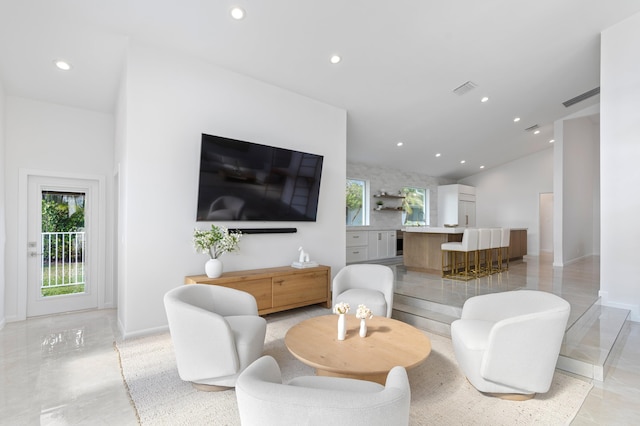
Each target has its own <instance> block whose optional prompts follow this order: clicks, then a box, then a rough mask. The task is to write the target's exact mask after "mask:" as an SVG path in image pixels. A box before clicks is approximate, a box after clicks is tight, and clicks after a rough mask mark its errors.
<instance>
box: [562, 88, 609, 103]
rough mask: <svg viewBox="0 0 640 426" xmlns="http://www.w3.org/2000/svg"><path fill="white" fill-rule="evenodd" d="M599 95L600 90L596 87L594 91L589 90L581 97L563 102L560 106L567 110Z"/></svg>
mask: <svg viewBox="0 0 640 426" xmlns="http://www.w3.org/2000/svg"><path fill="white" fill-rule="evenodd" d="M599 93H600V88H599V87H596V88H595V89H591V90H589V91H588V92H584V93H583V94H582V95H578V96H576V97H575V98H572V99H569V100H568V101H564V102H563V103H562V105H564V106H565V107H566V108H569V107H570V106H571V105H575V104H577V103H578V102H582V101H584V100H585V99H589V98H591V97H593V96H595V95H597V94H599Z"/></svg>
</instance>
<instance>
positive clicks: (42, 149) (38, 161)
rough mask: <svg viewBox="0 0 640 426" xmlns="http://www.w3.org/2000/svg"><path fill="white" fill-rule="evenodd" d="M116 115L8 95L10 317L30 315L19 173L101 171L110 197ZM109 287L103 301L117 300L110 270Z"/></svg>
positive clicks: (107, 303)
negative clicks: (23, 267) (24, 170)
mask: <svg viewBox="0 0 640 426" xmlns="http://www.w3.org/2000/svg"><path fill="white" fill-rule="evenodd" d="M113 132H114V119H113V116H112V115H110V114H104V113H100V112H93V111H88V110H82V109H76V108H70V107H66V106H60V105H55V104H50V103H45V102H39V101H34V100H29V99H24V98H19V97H14V96H7V97H6V103H5V146H6V163H5V164H6V203H7V205H8V206H13V208H11V209H7V210H6V224H7V225H6V227H7V229H6V234H7V235H6V237H7V246H6V257H5V259H6V265H5V267H6V277H5V278H6V283H5V287H6V292H5V309H6V317H7V320H8V321H16V320H21V319H24V318H25V315H26V283H25V280H26V274H25V273H24V271H23V270H21V268H20V264H22V263H24V260H25V259H26V256H27V247H26V244H19V241H21V238H22V239H23V240H24V241H26V237H25V234H26V229H20V228H19V224H20V223H23V221H22V220H21V218H23V217H26V211H21V210H20V209H21V207H20V204H21V203H20V200H21V198H20V196H23V195H24V194H19V191H18V189H19V188H18V187H19V174H20V170H21V169H29V170H37V171H43V172H51V173H52V174H57V173H67V174H79V175H85V176H86V175H92V176H93V175H99V176H105V177H109V178H108V179H106V181H107V185H106V188H105V191H106V193H107V196H106V201H107V203H111V202H112V199H111V197H110V195H109V194H110V192H111V190H110V184H109V182H110V181H111V178H110V176H111V175H112V170H113V138H114V135H113ZM104 219H105V220H106V221H107V223H106V229H107V238H106V240H107V241H104V242H102V246H103V247H107V246H110V245H109V241H110V240H111V234H110V231H109V229H110V216H108V215H107V217H106V218H104ZM104 261H105V265H106V267H107V268H109V269H107V270H110V268H111V265H110V263H111V257H110V256H109V254H108V253H107V252H106V251H105V259H104ZM105 281H106V287H107V288H105V289H104V290H105V293H104V294H102V295H99V300H101V301H102V305H101V307H109V306H113V305H114V300H113V296H112V295H113V292H112V290H113V282H112V280H111V279H110V274H107V277H106V279H105Z"/></svg>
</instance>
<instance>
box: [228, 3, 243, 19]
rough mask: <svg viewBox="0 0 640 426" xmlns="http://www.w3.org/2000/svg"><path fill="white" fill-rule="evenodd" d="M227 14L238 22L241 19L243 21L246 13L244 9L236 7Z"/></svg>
mask: <svg viewBox="0 0 640 426" xmlns="http://www.w3.org/2000/svg"><path fill="white" fill-rule="evenodd" d="M229 13H231V17H232V18H233V19H236V20H238V21H239V20H241V19H244V17H245V15H246V12H245V11H244V9H243V8H241V7H238V6H236V7H234V8H232V9H231V12H229Z"/></svg>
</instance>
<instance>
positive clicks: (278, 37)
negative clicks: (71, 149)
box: [0, 0, 640, 179]
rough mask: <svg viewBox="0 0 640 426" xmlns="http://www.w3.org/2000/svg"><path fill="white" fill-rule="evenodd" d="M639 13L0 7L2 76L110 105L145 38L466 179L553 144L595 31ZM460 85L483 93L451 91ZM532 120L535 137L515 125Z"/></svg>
mask: <svg viewBox="0 0 640 426" xmlns="http://www.w3.org/2000/svg"><path fill="white" fill-rule="evenodd" d="M234 5H239V6H242V7H243V8H244V9H245V10H246V11H247V16H246V18H245V19H244V20H242V21H234V20H232V19H231V18H230V16H229V10H230V8H231V7H232V6H234ZM638 11H640V1H637V0H537V1H522V0H484V1H477V0H448V1H425V0H423V1H420V0H394V1H388V0H387V1H385V0H322V1H320V0H318V1H309V0H307V1H304V0H268V1H266V0H263V1H258V0H237V1H233V0H230V1H227V0H208V1H207V0H180V1H178V0H173V1H171V0H109V1H105V0H82V1H81V0H0V77H1V78H2V81H3V83H4V86H5V91H6V92H7V94H9V95H17V96H23V97H29V98H33V99H38V100H43V101H47V102H54V103H59V104H64V105H69V106H73V107H81V108H88V109H92V110H97V111H105V112H112V111H113V108H114V103H115V98H116V91H117V88H118V85H119V80H120V75H121V70H122V66H123V60H124V56H125V51H126V48H127V44H128V42H129V40H130V39H132V40H139V41H141V42H144V43H148V44H153V45H160V46H164V47H166V48H170V49H177V50H181V51H185V52H187V53H189V54H192V55H195V56H198V57H200V58H203V59H205V60H207V61H210V62H212V63H215V64H218V65H220V66H222V67H225V68H228V69H231V70H234V71H237V72H239V73H242V74H245V75H248V76H251V77H254V78H256V79H259V80H262V81H264V82H267V83H271V84H274V85H276V86H279V87H282V88H286V89H289V90H291V91H294V92H297V93H300V94H302V95H306V96H309V97H311V98H314V99H318V100H320V101H322V102H326V103H328V104H331V105H335V106H338V107H340V108H344V109H346V110H347V111H348V135H347V141H348V142H347V155H348V159H349V161H352V162H361V163H367V164H371V165H385V166H387V167H392V168H397V169H405V170H410V171H415V172H419V173H423V174H427V175H430V176H436V177H448V178H454V179H459V178H462V177H465V176H469V175H473V174H476V173H479V172H481V170H480V169H479V167H480V166H481V165H485V166H486V167H487V168H490V167H494V166H496V165H499V164H502V163H505V162H508V161H511V160H513V159H516V158H519V157H522V156H524V155H528V154H530V153H533V152H536V151H539V150H542V149H545V148H547V147H549V140H550V139H552V138H553V122H554V120H556V119H559V118H561V117H564V116H566V115H569V114H571V113H573V112H575V111H579V110H581V109H583V108H586V107H588V106H590V105H593V104H595V103H597V102H599V96H595V97H592V98H590V99H589V100H586V101H583V102H581V103H579V104H577V105H574V106H572V107H570V108H565V107H564V106H563V105H562V102H564V101H566V100H568V99H570V98H573V97H575V96H577V95H580V94H582V93H584V92H586V91H588V90H591V89H593V88H596V87H598V86H599V77H600V72H599V56H600V55H599V49H600V32H601V31H602V30H604V29H606V28H607V27H609V26H611V25H613V24H615V23H617V22H620V21H621V20H623V19H624V18H626V17H628V16H630V15H632V14H634V13H636V12H638ZM336 53H337V54H339V55H341V56H342V58H343V60H342V61H341V62H340V63H339V64H337V65H332V64H330V63H329V57H330V56H331V55H332V54H336ZM56 58H64V59H66V60H68V61H69V62H71V63H72V65H73V69H72V70H71V71H70V72H67V73H64V72H61V71H59V70H57V69H55V68H54V67H53V60H54V59H56ZM469 80H470V81H473V82H474V83H476V84H477V85H478V87H477V88H475V89H473V90H472V91H470V92H469V93H467V94H466V95H463V96H458V95H456V94H454V93H453V92H452V90H453V89H454V88H456V87H457V86H459V85H461V84H463V83H464V82H466V81H469ZM483 96H488V97H489V101H488V102H486V103H481V102H480V98H481V97H483ZM516 116H519V117H521V118H522V119H521V121H520V122H519V123H514V122H513V118H514V117H516ZM535 124H538V125H539V126H540V130H541V133H540V134H539V135H533V133H531V132H527V131H525V130H524V129H525V128H528V127H530V126H532V125H535ZM398 141H402V142H404V146H403V147H402V148H398V147H397V146H396V143H397V142H398ZM436 153H441V154H442V155H441V157H439V158H436V157H435V154H436ZM461 160H466V163H465V164H460V161H461Z"/></svg>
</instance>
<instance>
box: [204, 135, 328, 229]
mask: <svg viewBox="0 0 640 426" xmlns="http://www.w3.org/2000/svg"><path fill="white" fill-rule="evenodd" d="M322 160H323V156H321V155H316V154H309V153H306V152H300V151H294V150H290V149H284V148H277V147H273V146H267V145H261V144H257V143H253V142H245V141H240V140H236V139H229V138H224V137H221V136H212V135H206V134H202V146H201V151H200V177H199V184H198V212H197V218H196V220H197V221H307V222H313V221H315V220H316V214H317V211H318V197H319V195H320V176H321V174H322Z"/></svg>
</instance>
